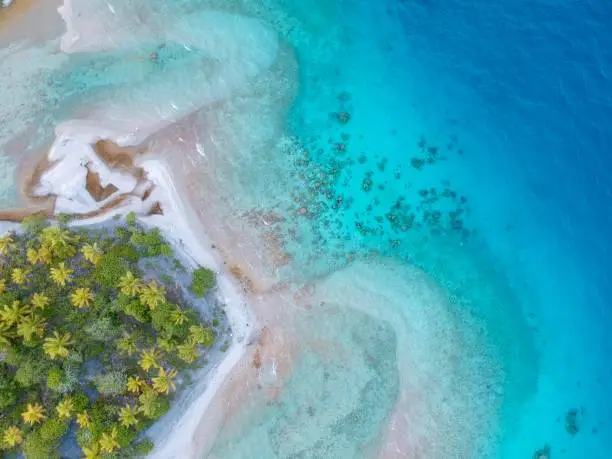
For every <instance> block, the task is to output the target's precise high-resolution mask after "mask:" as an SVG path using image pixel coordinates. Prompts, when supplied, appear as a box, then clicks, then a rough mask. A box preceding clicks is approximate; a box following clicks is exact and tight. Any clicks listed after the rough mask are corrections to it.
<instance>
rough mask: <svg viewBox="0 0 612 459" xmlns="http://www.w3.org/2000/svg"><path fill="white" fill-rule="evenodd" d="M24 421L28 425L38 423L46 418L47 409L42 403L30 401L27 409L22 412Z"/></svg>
mask: <svg viewBox="0 0 612 459" xmlns="http://www.w3.org/2000/svg"><path fill="white" fill-rule="evenodd" d="M21 417H22V418H23V422H25V423H26V424H28V425H34V424H38V423H39V422H42V421H43V419H45V409H44V408H43V407H42V405H41V404H40V403H34V404H32V403H28V406H27V409H26V410H25V411H24V412H23V413H21Z"/></svg>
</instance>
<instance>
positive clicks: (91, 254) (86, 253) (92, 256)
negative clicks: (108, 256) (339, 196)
mask: <svg viewBox="0 0 612 459" xmlns="http://www.w3.org/2000/svg"><path fill="white" fill-rule="evenodd" d="M81 253H82V254H83V257H84V258H85V259H86V260H87V261H89V262H90V263H91V264H94V265H97V264H98V262H99V261H100V258H101V257H102V249H100V247H98V243H97V242H94V243H93V244H85V245H84V246H83V247H82V248H81Z"/></svg>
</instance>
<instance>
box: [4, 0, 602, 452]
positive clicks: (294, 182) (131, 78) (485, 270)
mask: <svg viewBox="0 0 612 459" xmlns="http://www.w3.org/2000/svg"><path fill="white" fill-rule="evenodd" d="M102 3H103V2H102ZM102 3H101V4H102ZM472 3H473V2H467V1H465V0H453V1H451V2H446V3H444V5H442V4H439V3H437V2H431V1H411V2H410V1H401V2H391V1H385V2H360V1H357V0H351V1H335V2H331V1H323V0H320V1H317V0H311V1H309V2H298V1H280V0H268V1H265V2H250V1H247V0H242V1H238V0H236V1H232V2H228V1H227V0H215V1H208V0H201V1H194V0H190V1H187V0H185V1H183V2H180V3H176V2H175V3H174V4H173V6H172V7H170V6H168V5H167V4H166V3H164V2H161V1H155V2H147V4H148V7H147V8H146V9H145V8H143V7H142V2H141V3H139V2H133V3H130V4H127V5H124V6H122V7H121V8H119V7H115V10H116V15H115V16H113V15H111V14H110V13H109V12H108V10H107V9H106V6H105V5H102V6H101V7H100V8H99V9H98V10H95V9H92V10H91V11H96V13H98V14H99V15H101V17H103V19H104V21H106V20H108V21H110V23H111V24H114V25H118V26H117V28H116V29H113V30H117V33H116V36H117V37H119V36H123V38H124V39H125V40H127V42H126V43H125V44H124V45H122V46H121V47H118V49H113V50H108V51H105V52H99V51H97V52H94V53H92V54H73V55H70V56H69V57H66V56H61V55H57V56H52V57H47V58H45V59H41V60H40V64H39V68H37V67H36V65H34V64H32V62H31V61H28V66H27V67H26V65H25V64H23V70H21V67H11V70H10V72H9V71H8V70H7V67H6V65H5V64H4V62H5V61H3V62H2V63H0V69H2V72H1V73H0V74H1V75H28V79H26V80H24V79H22V80H20V81H21V83H20V84H19V88H25V89H24V90H31V91H34V90H35V91H36V93H37V94H41V98H42V99H41V100H43V101H48V102H49V103H44V104H34V103H32V102H29V103H28V104H25V106H24V104H18V103H11V104H4V105H5V108H4V109H1V110H2V111H0V114H1V115H3V118H2V119H3V120H9V119H10V120H11V123H10V124H3V126H4V127H3V131H2V132H0V134H2V135H1V136H0V139H1V140H2V141H5V140H7V139H8V140H10V138H11V136H14V135H15V134H16V133H18V131H19V130H20V129H24V127H23V126H25V127H27V126H28V123H30V126H32V125H37V128H38V133H37V134H38V135H37V136H32V138H31V139H30V143H31V145H32V150H35V149H36V145H42V144H44V142H46V141H48V140H49V138H50V136H51V135H52V129H53V127H54V125H55V123H56V122H58V121H61V120H62V119H66V118H69V117H76V116H81V115H82V114H84V113H87V108H88V107H90V106H97V107H100V110H99V112H98V114H97V115H88V116H93V119H104V116H108V113H122V112H124V111H132V112H137V111H139V110H143V105H146V104H149V103H155V104H157V103H159V104H168V103H169V101H178V102H177V104H178V106H179V108H178V109H177V111H178V112H181V109H182V108H184V109H185V110H187V111H189V110H191V108H190V107H191V105H190V104H191V103H192V102H193V101H195V102H196V103H200V102H201V104H202V105H203V104H204V102H202V100H203V99H206V103H207V105H206V106H205V107H204V108H203V109H202V110H200V111H199V113H197V115H194V117H193V120H191V121H190V123H188V128H186V129H185V131H186V132H187V133H185V132H183V133H182V134H181V135H183V137H184V139H183V138H182V139H183V140H184V141H182V143H180V142H179V141H177V140H176V138H175V139H173V141H170V140H164V138H163V136H161V137H160V138H158V139H156V141H155V145H156V147H157V151H158V153H159V154H164V155H166V156H167V157H171V158H173V159H176V162H177V164H178V163H180V164H181V166H177V167H179V168H180V167H183V168H184V169H185V172H186V177H187V179H188V180H189V181H190V183H189V184H188V185H189V186H190V187H191V189H192V191H193V193H192V196H196V197H199V199H198V200H197V202H193V204H194V206H196V207H197V208H199V209H200V210H201V213H202V215H203V219H204V220H205V221H209V222H210V221H213V222H222V223H215V225H218V226H219V227H218V228H217V227H214V228H213V227H211V233H212V234H211V235H212V236H213V238H214V237H215V234H216V233H218V234H219V237H221V236H222V235H223V234H225V233H232V232H234V233H235V234H244V236H243V238H244V239H245V240H246V241H245V242H244V244H246V246H249V244H251V245H252V246H254V251H255V252H269V251H270V250H263V249H270V248H271V246H273V247H274V248H277V247H276V246H277V245H278V244H276V243H274V244H271V245H265V244H264V245H261V246H260V245H258V243H257V242H254V241H255V239H253V240H251V241H250V242H249V235H250V234H251V233H250V231H253V233H257V232H259V233H261V228H257V229H253V228H251V227H250V226H249V224H248V223H245V218H244V217H243V215H244V213H245V212H249V211H253V210H257V211H259V212H264V211H265V212H270V213H273V214H274V215H275V216H277V217H278V223H275V224H273V225H272V228H273V231H274V232H273V235H272V236H273V237H274V238H276V239H275V241H276V240H278V241H282V243H281V246H282V251H283V252H286V254H285V258H284V259H283V263H286V262H287V261H288V260H290V261H289V263H288V264H286V265H284V266H282V267H280V268H278V267H276V268H273V265H274V262H273V261H272V262H271V261H270V260H269V259H270V258H273V257H271V256H269V255H266V254H265V253H264V254H262V255H261V257H262V258H260V259H255V258H248V255H247V251H245V252H244V253H243V254H233V255H234V257H238V258H240V256H242V257H243V258H248V261H249V263H254V264H257V262H261V261H262V260H264V262H263V264H264V265H265V267H266V268H268V270H269V271H270V276H271V277H273V278H275V279H276V280H285V281H288V282H289V283H290V284H294V285H296V286H301V285H303V284H304V283H313V284H315V286H316V287H315V292H314V294H313V297H312V309H310V310H309V311H308V312H306V313H304V314H300V315H299V316H298V317H297V318H295V319H294V322H293V324H292V329H291V332H292V335H293V336H294V339H295V340H296V341H297V342H298V343H299V344H300V352H299V353H297V354H296V357H295V358H296V361H295V362H294V365H293V367H292V372H291V374H290V375H289V376H288V377H287V378H286V380H285V381H284V384H283V390H282V391H281V393H280V394H279V395H278V396H277V397H275V398H273V399H270V397H268V396H267V395H266V394H265V392H263V391H262V393H261V394H260V395H258V396H255V398H254V399H252V400H250V401H249V403H247V404H246V405H247V406H246V407H245V408H244V410H243V411H242V412H240V413H239V414H238V415H237V416H235V417H234V418H233V419H231V420H230V422H228V423H227V424H226V425H225V427H224V429H223V431H222V432H221V433H220V435H219V438H218V441H217V442H216V444H215V445H214V447H213V450H212V452H211V457H220V458H229V459H233V458H242V457H253V451H254V450H256V451H260V452H261V454H260V456H261V457H269V458H273V457H278V458H289V457H296V458H297V457H303V458H307V457H312V458H320V457H330V458H332V457H333V458H336V457H337V458H353V457H376V456H377V455H378V451H379V450H380V448H381V446H382V445H383V444H384V443H385V442H386V441H387V437H386V433H387V430H386V425H387V424H388V423H389V421H390V420H391V416H392V414H393V411H394V408H395V405H396V403H397V402H398V401H400V402H401V401H402V400H408V403H406V404H404V405H403V408H402V410H403V411H402V410H400V411H402V413H403V414H404V416H403V421H405V422H404V424H398V425H400V429H403V430H402V431H401V432H400V434H399V437H401V441H399V442H398V444H397V448H395V449H394V448H388V449H386V450H384V453H382V457H411V458H412V457H414V458H416V457H428V458H429V457H432V458H433V457H445V458H447V457H461V458H463V457H465V458H471V457H479V458H480V457H500V458H509V459H514V458H517V459H518V458H520V457H530V456H531V455H532V454H533V452H534V451H535V450H536V449H538V448H541V447H543V446H544V445H545V444H549V445H550V446H551V450H552V454H553V455H554V457H557V455H560V456H561V457H568V458H574V457H575V458H579V457H593V458H605V457H607V448H608V447H609V446H612V445H610V440H609V439H610V438H612V431H611V427H610V413H612V401H611V399H610V396H609V394H608V393H607V391H606V388H607V387H610V384H611V383H612V370H611V367H610V365H609V363H608V362H609V353H610V350H611V349H612V343H611V341H610V338H609V336H608V335H609V333H606V331H607V330H608V329H609V327H610V325H611V324H612V317H611V315H612V313H611V312H610V306H609V298H610V287H609V285H608V279H607V277H608V276H607V274H606V273H607V267H608V260H607V258H606V255H607V252H608V251H609V249H608V248H609V242H608V238H607V233H608V232H609V228H610V227H611V226H612V222H610V221H609V212H608V211H609V205H610V195H609V188H608V179H607V177H606V176H605V170H606V164H607V160H606V159H605V158H606V157H605V154H606V151H607V149H608V147H609V146H610V144H611V143H612V139H611V138H610V136H609V133H608V132H607V131H606V126H607V125H608V124H609V122H610V121H611V118H612V106H611V102H610V100H609V98H607V97H608V95H609V94H608V92H609V87H610V84H609V81H608V79H607V76H606V75H607V73H608V72H609V69H610V68H611V67H612V59H611V56H610V55H609V52H610V51H609V50H610V49H612V46H611V45H612V43H609V41H610V38H609V37H608V35H609V34H607V33H606V26H605V24H606V22H605V18H608V17H610V14H612V10H610V7H609V6H608V5H607V4H605V3H601V2H590V3H583V4H580V5H579V4H576V3H574V4H566V5H561V4H556V3H554V2H544V1H541V2H523V1H520V2H514V3H512V4H511V5H510V4H508V5H504V6H501V5H490V4H486V5H485V4H484V3H483V4H482V5H474V4H472ZM210 8H220V9H222V10H224V11H227V12H229V13H232V14H236V13H239V14H245V15H247V16H249V17H255V18H258V19H261V20H262V21H263V24H265V27H266V28H270V29H274V30H276V32H277V33H278V34H279V37H280V47H279V52H278V54H277V57H276V60H275V61H274V62H273V63H272V65H271V66H270V67H266V66H265V65H262V66H261V67H258V68H257V71H256V72H255V73H249V72H248V71H247V70H245V73H244V74H241V73H240V72H237V71H234V70H235V69H238V68H240V65H238V66H237V67H236V63H239V64H240V62H241V59H247V58H246V57H244V56H249V52H251V53H254V54H252V55H253V56H255V55H256V52H262V50H261V49H259V50H254V49H250V50H248V51H246V50H243V51H241V53H238V52H237V51H232V53H233V54H232V53H229V52H228V53H227V54H224V55H219V56H215V59H214V60H212V61H211V59H210V57H211V55H210V50H212V49H213V47H211V48H209V50H208V53H207V52H206V51H204V52H202V51H201V50H199V51H198V50H197V49H196V50H193V49H190V50H187V49H185V48H184V47H183V46H182V44H181V42H180V40H177V42H176V43H172V35H171V34H169V33H168V34H166V32H165V30H171V26H170V25H171V24H173V25H172V27H179V28H180V27H181V24H182V26H183V27H187V25H186V24H187V23H188V21H192V25H191V26H189V27H192V28H193V27H196V28H197V26H194V25H193V24H197V23H198V22H197V21H198V19H197V18H198V17H199V16H198V15H199V14H201V12H202V11H203V10H207V9H210ZM134 18H136V19H134ZM186 18H190V19H186ZM194 18H195V19H194ZM182 21H184V22H182ZM193 21H195V22H193ZM128 24H129V25H131V26H132V27H140V29H138V30H136V29H133V28H132V29H130V28H128V26H127V25H128ZM176 24H179V26H176ZM134 30H136V32H134ZM151 30H155V33H153V34H149V35H147V38H146V40H145V39H144V38H143V40H142V42H141V41H139V37H144V35H145V32H146V33H149V32H150V31H151ZM175 30H177V29H175ZM190 30H191V29H190ZM251 30H252V33H250V32H251ZM241 32H242V33H244V34H245V35H244V36H241V38H240V39H241V40H243V41H242V42H241V43H243V45H241V46H242V47H248V46H252V47H256V46H257V45H258V43H262V42H261V41H258V39H259V38H258V37H261V35H258V34H257V33H255V29H249V30H245V29H243V30H242V31H241ZM139 33H141V35H139ZM199 33H202V34H204V35H206V32H205V31H199ZM121 34H123V35H121ZM264 35H265V33H264ZM126 37H127V38H126ZM151 37H153V38H151ZM237 41H238V39H237ZM166 42H168V44H167V45H166V47H165V48H162V49H159V48H158V45H159V44H160V43H166ZM218 49H223V47H219V48H218ZM228 49H231V47H230V48H228ZM266 49H268V48H266ZM151 52H157V53H158V55H157V59H156V60H151V59H149V56H150V53H151ZM3 53H7V54H8V55H11V56H13V58H15V57H16V56H19V55H20V54H19V53H22V54H21V56H22V57H23V56H26V55H27V56H29V57H31V56H37V55H38V54H37V53H39V54H40V53H42V51H40V50H25V51H24V50H5V51H3ZM23 53H28V54H23ZM213 54H214V53H213ZM12 62H15V61H12ZM249 62H251V60H249ZM228 69H230V70H232V72H233V73H227V71H228ZM20 72H21V73H20ZM227 75H231V78H230V79H225V78H224V76H227ZM245 75H246V77H247V78H245ZM11 81H12V80H11ZM24 81H26V82H27V83H28V84H26V83H24ZM225 82H228V83H227V84H228V86H229V87H230V89H231V90H230V92H229V93H224V92H216V90H214V89H213V88H220V87H221V84H224V83H225ZM14 84H16V85H17V83H14ZM0 94H1V96H0V97H1V99H0V100H1V101H5V100H9V99H10V100H11V101H12V102H13V101H14V100H16V99H17V98H18V96H17V95H14V94H13V95H11V97H10V98H9V95H8V94H7V93H6V92H5V91H3V92H2V93H0ZM215 95H219V97H215ZM19 97H22V98H25V96H19ZM20 100H21V99H20ZM213 100H214V103H211V101H213ZM198 101H200V102H198ZM50 102H53V105H55V104H57V108H56V109H55V110H53V111H51V110H49V106H50V105H51V103H50ZM134 104H137V105H134ZM0 105H1V104H0ZM156 106H157V105H156ZM7 107H9V108H7ZM147 107H149V108H150V107H151V105H147ZM11 110H12V111H11ZM100 112H102V113H106V115H104V116H103V115H100ZM343 112H345V113H347V114H348V115H349V116H350V119H349V120H347V119H346V118H347V117H346V115H344V114H342V115H338V114H339V113H343ZM181 113H182V112H181ZM11 116H12V118H15V119H16V121H15V123H14V124H13V121H12V119H11ZM96 117H98V118H96ZM343 117H344V118H343ZM171 132H172V131H170V133H171ZM177 136H178V134H177ZM279 139H282V141H280V142H279ZM2 145H3V142H0V151H2ZM306 152H307V153H306ZM3 153H4V154H6V155H8V154H10V153H12V155H11V159H10V160H11V161H15V159H14V158H16V157H18V156H19V155H18V154H15V153H14V152H7V151H4V152H3ZM181 154H182V156H180V155H181ZM171 155H174V156H171ZM179 156H180V157H179ZM7 161H8V160H7ZM3 169H4V167H3ZM3 180H4V181H3V183H6V184H7V186H6V187H4V188H5V189H6V191H7V198H6V200H7V201H8V202H11V201H14V199H15V198H14V195H12V194H11V193H12V191H13V190H12V188H14V183H12V182H11V177H10V176H8V177H6V178H4V179H3ZM246 220H248V219H246ZM222 225H226V227H225V228H224V227H223V226H222ZM228 229H229V230H228ZM225 230H228V231H225ZM215 232H216V233H215ZM262 248H263V249H262ZM277 264H278V263H277ZM281 264H282V263H281ZM266 384H267V382H266V381H265V380H262V385H263V386H266ZM570 409H578V410H581V415H580V418H579V421H580V430H579V432H578V433H577V434H575V435H570V434H569V433H568V432H567V431H566V429H565V414H566V412H567V411H568V410H570ZM394 419H395V418H394Z"/></svg>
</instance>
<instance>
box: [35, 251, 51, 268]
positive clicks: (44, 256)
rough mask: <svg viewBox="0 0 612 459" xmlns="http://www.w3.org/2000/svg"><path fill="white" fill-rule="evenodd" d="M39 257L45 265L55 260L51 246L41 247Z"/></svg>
mask: <svg viewBox="0 0 612 459" xmlns="http://www.w3.org/2000/svg"><path fill="white" fill-rule="evenodd" d="M38 259H39V260H40V262H41V263H43V264H45V265H50V264H51V262H52V261H53V252H52V250H51V249H50V248H49V247H41V248H40V249H38Z"/></svg>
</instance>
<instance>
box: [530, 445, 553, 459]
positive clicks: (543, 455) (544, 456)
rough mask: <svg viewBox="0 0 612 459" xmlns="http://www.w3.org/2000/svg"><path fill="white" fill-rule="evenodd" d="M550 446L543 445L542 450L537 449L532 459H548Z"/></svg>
mask: <svg viewBox="0 0 612 459" xmlns="http://www.w3.org/2000/svg"><path fill="white" fill-rule="evenodd" d="M550 458H551V455H550V446H549V445H545V446H544V448H541V449H538V450H537V451H536V452H535V453H533V459H550Z"/></svg>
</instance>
